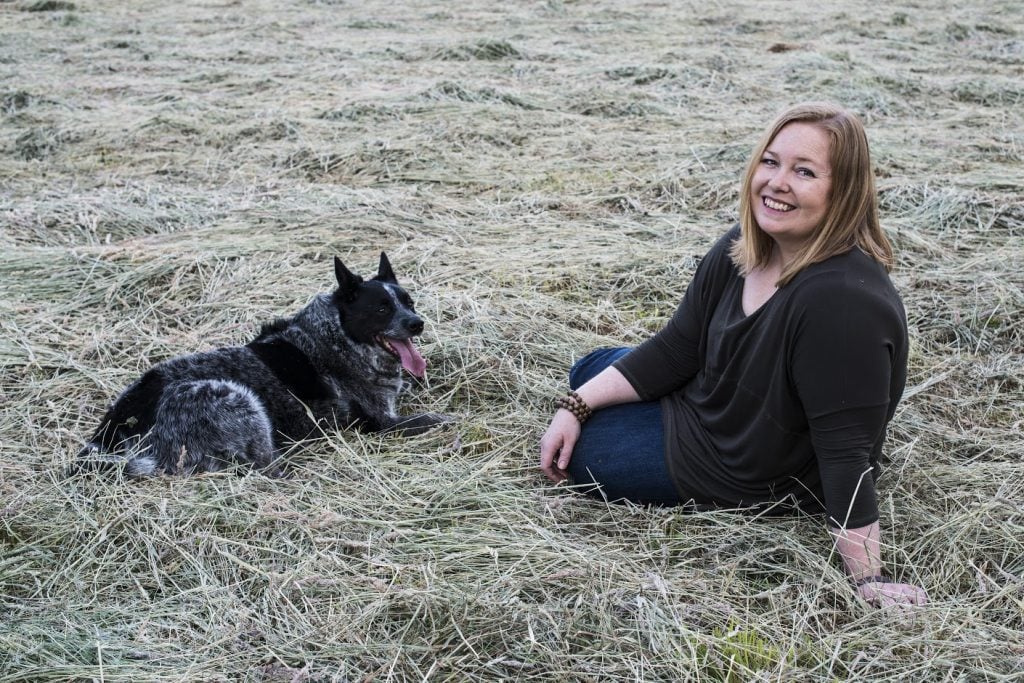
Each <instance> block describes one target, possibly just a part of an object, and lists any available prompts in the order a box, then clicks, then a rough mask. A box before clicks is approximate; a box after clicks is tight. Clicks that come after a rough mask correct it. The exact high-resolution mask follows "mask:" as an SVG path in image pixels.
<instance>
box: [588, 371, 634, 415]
mask: <svg viewBox="0 0 1024 683" xmlns="http://www.w3.org/2000/svg"><path fill="white" fill-rule="evenodd" d="M576 393H577V394H579V397H580V398H582V399H583V400H584V402H586V404H587V405H588V406H590V407H591V408H592V409H593V410H597V409H598V408H604V407H606V406H612V405H617V404H619V403H633V402H635V401H639V400H640V396H639V395H638V394H637V393H636V389H634V388H633V385H632V384H630V383H629V380H627V379H626V378H625V377H624V376H623V375H622V373H621V372H619V371H618V370H616V369H615V368H613V367H607V368H605V369H604V370H602V371H601V372H599V373H598V374H597V375H596V376H594V377H593V378H592V379H591V380H590V381H588V382H586V383H585V384H584V385H583V386H581V387H580V388H579V389H577V390H576Z"/></svg>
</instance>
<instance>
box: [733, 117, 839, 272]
mask: <svg viewBox="0 0 1024 683" xmlns="http://www.w3.org/2000/svg"><path fill="white" fill-rule="evenodd" d="M829 151H830V150H829V138H828V134H827V133H826V132H825V131H824V130H823V129H822V128H820V127H818V126H815V125H814V124H810V123H799V122H794V123H789V124H786V125H785V126H784V127H783V128H782V130H780V131H779V132H778V133H777V134H776V135H775V137H774V138H773V139H772V141H771V143H769V145H768V148H767V149H766V150H765V152H764V154H763V155H762V156H761V160H760V162H759V163H758V165H757V169H756V170H755V171H754V175H753V178H752V179H751V181H752V182H751V184H750V191H751V197H750V204H751V206H752V207H753V210H754V218H755V219H756V220H757V224H758V226H759V227H760V228H761V229H762V230H764V231H765V232H766V233H768V234H769V235H771V236H772V238H773V239H774V240H775V242H776V243H777V244H778V245H779V246H780V248H781V249H782V250H783V251H789V252H792V251H794V250H796V249H798V248H799V247H800V245H802V244H803V243H804V242H805V241H806V240H807V239H808V238H810V237H811V236H812V235H814V233H815V231H816V230H817V229H818V226H819V225H821V222H822V221H823V220H824V219H825V213H826V212H827V211H828V202H829V194H830V192H831V190H832V166H831V164H830V163H829Z"/></svg>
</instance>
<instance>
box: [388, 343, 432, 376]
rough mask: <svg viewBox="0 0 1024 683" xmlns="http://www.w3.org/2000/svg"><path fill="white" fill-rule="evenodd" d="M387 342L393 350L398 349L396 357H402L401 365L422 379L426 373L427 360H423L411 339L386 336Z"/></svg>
mask: <svg viewBox="0 0 1024 683" xmlns="http://www.w3.org/2000/svg"><path fill="white" fill-rule="evenodd" d="M388 342H390V343H391V346H392V348H394V349H395V351H398V357H399V358H401V359H402V367H403V368H405V369H406V370H408V371H409V372H410V373H411V374H413V375H415V376H416V377H419V378H420V379H423V377H424V376H425V375H426V373H427V361H425V360H423V356H421V355H420V352H419V351H418V350H417V349H416V347H415V346H413V344H412V340H411V339H392V338H391V337H388Z"/></svg>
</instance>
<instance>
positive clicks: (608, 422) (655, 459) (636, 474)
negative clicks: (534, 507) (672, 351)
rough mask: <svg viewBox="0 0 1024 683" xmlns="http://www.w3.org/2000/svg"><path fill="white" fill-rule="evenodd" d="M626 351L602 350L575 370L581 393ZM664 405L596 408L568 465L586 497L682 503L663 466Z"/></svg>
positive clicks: (571, 376)
mask: <svg viewBox="0 0 1024 683" xmlns="http://www.w3.org/2000/svg"><path fill="white" fill-rule="evenodd" d="M629 352H630V349H628V348H615V349H598V350H596V351H592V352H590V353H589V354H587V355H586V356H584V357H583V358H581V359H580V360H579V361H577V362H576V364H575V365H573V366H572V369H571V370H570V371H569V386H570V387H572V388H573V389H577V388H579V387H580V385H582V384H583V383H584V382H586V381H587V380H589V379H590V378H591V377H593V376H595V375H596V374H598V373H599V372H601V371H602V370H604V369H605V368H606V367H608V366H609V365H611V364H612V363H614V362H615V361H616V360H617V359H618V358H621V357H622V356H624V355H626V354H627V353H629ZM664 438H665V428H664V427H663V426H662V421H661V402H660V401H642V402H639V403H625V404H621V405H617V406H610V407H608V408H602V409H601V410H597V411H595V412H594V414H593V415H592V416H591V418H590V419H589V420H587V423H586V424H585V425H583V431H582V432H581V434H580V438H579V441H577V442H576V446H575V447H574V448H573V451H572V458H571V459H570V461H569V477H570V478H571V480H572V482H573V484H575V485H576V486H577V487H579V489H580V490H581V491H583V492H585V493H588V494H590V495H592V496H594V497H597V498H605V499H607V500H609V501H620V500H629V501H632V502H634V503H639V504H652V505H679V504H681V503H682V502H683V501H682V499H681V498H680V496H679V493H678V492H677V491H676V488H675V486H674V485H673V483H672V477H671V476H670V475H669V472H668V466H667V465H666V464H665V446H664Z"/></svg>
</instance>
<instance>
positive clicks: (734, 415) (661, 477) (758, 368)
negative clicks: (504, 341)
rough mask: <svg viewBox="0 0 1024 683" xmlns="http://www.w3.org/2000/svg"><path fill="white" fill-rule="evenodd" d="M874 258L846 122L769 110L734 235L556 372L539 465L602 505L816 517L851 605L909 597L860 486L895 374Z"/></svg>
mask: <svg viewBox="0 0 1024 683" xmlns="http://www.w3.org/2000/svg"><path fill="white" fill-rule="evenodd" d="M891 264H892V248H891V246H890V244H889V241H888V240H887V239H886V237H885V235H884V234H883V233H882V229H881V226H880V224H879V220H878V207H877V197H876V193H875V184H874V177H873V174H872V170H871V160H870V156H869V153H868V143H867V136H866V134H865V132H864V128H863V126H862V124H861V123H860V121H859V120H858V119H857V118H856V117H855V116H853V115H852V114H850V113H849V112H846V111H844V110H843V109H841V108H839V107H836V106H834V105H829V104H819V103H810V104H802V105H797V106H795V107H792V108H791V109H789V110H787V111H785V112H784V113H783V114H782V115H780V116H779V117H778V118H777V119H776V121H775V122H774V123H773V124H772V125H771V126H770V128H769V129H768V131H767V132H766V134H765V135H764V137H763V139H762V141H761V143H760V144H759V145H758V146H757V148H756V149H755V151H754V154H753V156H752V157H751V160H750V164H749V166H748V168H747V172H746V175H745V177H744V181H743V189H742V193H741V196H740V224H739V226H738V227H735V228H733V229H732V230H730V231H729V232H728V233H726V234H725V235H724V236H723V237H722V238H721V239H720V240H719V241H718V242H717V244H715V245H714V247H712V249H711V250H710V251H709V252H708V254H707V255H706V256H705V258H704V259H703V260H702V261H701V263H700V266H699V267H698V268H697V272H696V273H695V275H694V278H693V281H692V282H691V283H690V286H689V287H688V289H687V291H686V295H685V296H684V298H683V301H682V303H681V304H680V306H679V308H678V309H677V311H676V312H675V315H674V316H673V317H672V319H671V320H670V321H669V323H668V324H667V325H666V326H665V328H664V329H663V330H662V331H661V332H659V333H658V334H656V335H655V336H654V337H652V338H651V339H649V340H647V341H646V342H644V343H643V344H641V345H640V346H638V347H636V348H635V349H632V350H630V349H603V350H599V351H596V352H594V353H592V354H590V355H588V356H586V357H584V358H583V359H582V360H580V362H579V363H577V364H576V366H574V367H573V369H572V371H571V373H570V387H571V389H572V391H570V393H569V395H567V396H566V397H564V398H562V399H560V402H559V405H560V408H559V409H558V410H557V411H556V413H555V416H554V418H553V419H552V421H551V425H550V426H549V427H548V430H547V432H546V433H545V434H544V437H543V438H542V440H541V458H540V461H541V468H542V469H543V471H544V472H545V474H546V475H547V476H548V478H549V479H551V480H552V481H562V480H564V479H566V478H571V479H572V481H574V482H575V483H577V484H588V483H592V484H595V485H596V486H595V487H594V488H593V489H591V492H592V493H595V494H597V495H601V496H603V497H606V498H608V499H610V500H619V499H627V500H632V501H634V502H637V503H654V504H662V505H679V504H686V505H691V506H694V507H697V508H704V507H711V508H714V507H727V508H749V507H755V508H759V509H766V508H769V507H773V506H777V505H797V506H799V507H801V508H803V509H806V510H812V511H819V512H820V511H821V510H822V509H824V511H825V513H826V516H827V521H828V524H829V526H830V529H831V533H832V535H833V537H834V539H835V542H836V547H837V549H838V551H839V554H840V556H841V557H842V559H843V563H844V565H845V568H846V570H847V572H848V573H849V575H850V578H851V580H852V581H853V582H854V584H855V585H856V587H857V590H858V592H859V593H860V595H861V596H862V597H863V598H864V599H866V600H868V601H869V602H871V603H873V604H876V605H888V604H920V603H923V602H925V600H926V595H925V592H924V591H923V590H922V589H920V588H918V587H916V586H912V585H909V584H901V583H894V582H892V581H891V580H890V579H889V578H888V577H887V576H886V575H885V573H884V571H883V565H882V560H881V554H880V552H879V546H880V532H879V522H878V503H877V500H876V496H875V481H874V479H875V476H876V468H877V463H878V459H879V456H880V454H881V449H882V444H883V441H884V438H885V428H886V425H887V424H888V422H889V420H890V419H891V418H892V416H893V413H894V412H895V410H896V405H897V403H898V402H899V399H900V396H901V395H902V392H903V386H904V383H905V381H906V368H907V323H906V314H905V312H904V310H903V305H902V302H901V301H900V298H899V295H898V294H897V293H896V291H895V289H894V288H893V286H892V283H891V282H890V280H889V276H888V270H889V268H890V267H891ZM591 417H592V420H590V418H591ZM584 422H587V425H586V428H585V429H583V428H582V424H583V423H584Z"/></svg>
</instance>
